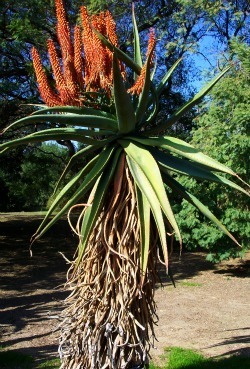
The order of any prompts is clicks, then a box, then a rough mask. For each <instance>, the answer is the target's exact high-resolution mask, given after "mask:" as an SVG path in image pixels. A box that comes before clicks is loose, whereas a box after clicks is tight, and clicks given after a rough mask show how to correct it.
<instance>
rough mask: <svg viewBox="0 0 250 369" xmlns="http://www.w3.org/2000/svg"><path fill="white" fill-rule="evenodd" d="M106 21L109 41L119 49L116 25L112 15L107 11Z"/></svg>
mask: <svg viewBox="0 0 250 369" xmlns="http://www.w3.org/2000/svg"><path fill="white" fill-rule="evenodd" d="M105 21H106V33H107V37H108V39H109V41H110V42H111V43H112V44H113V45H114V46H116V47H118V38H117V34H116V24H115V21H114V18H113V17H112V15H111V13H110V12H109V11H108V10H107V11H106V12H105Z"/></svg>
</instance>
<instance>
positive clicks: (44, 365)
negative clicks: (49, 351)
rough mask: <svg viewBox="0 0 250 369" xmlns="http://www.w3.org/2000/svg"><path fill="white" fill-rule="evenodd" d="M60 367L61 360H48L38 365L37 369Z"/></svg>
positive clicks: (56, 368)
mask: <svg viewBox="0 0 250 369" xmlns="http://www.w3.org/2000/svg"><path fill="white" fill-rule="evenodd" d="M59 366H60V360H59V359H53V360H48V361H46V362H44V363H42V364H40V365H38V367H37V369H58V368H59Z"/></svg>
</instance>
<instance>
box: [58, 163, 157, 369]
mask: <svg viewBox="0 0 250 369" xmlns="http://www.w3.org/2000/svg"><path fill="white" fill-rule="evenodd" d="M115 186H116V189H118V191H114V190H113V189H112V191H111V192H110V193H109V194H108V195H107V198H106V201H105V203H104V205H103V209H102V212H101V214H100V217H99V219H98V224H97V225H96V226H95V228H94V230H93V232H92V234H91V237H90V239H89V242H88V246H87V249H86V251H85V254H84V256H83V258H82V260H81V263H80V265H79V266H78V267H77V269H76V270H75V264H74V263H73V264H72V267H71V272H72V273H70V276H69V278H68V282H67V287H68V288H70V289H71V290H72V293H71V295H70V296H69V297H68V299H67V300H66V304H67V307H66V309H65V310H64V312H63V318H64V319H63V321H62V324H61V331H62V334H61V341H60V348H59V352H60V355H61V359H62V366H61V369H66V368H67V369H76V368H95V369H100V368H103V369H104V368H108V369H115V368H119V369H122V368H123V369H125V368H128V367H131V366H133V365H136V364H138V363H141V362H144V363H145V365H148V356H149V349H150V337H151V342H152V339H153V337H154V327H153V325H154V323H155V320H156V319H157V317H156V312H155V303H154V286H155V283H156V276H155V272H154V271H155V267H156V265H155V260H156V259H157V257H156V242H157V238H156V239H154V242H152V243H151V249H150V253H149V262H148V268H147V271H146V275H145V280H144V284H143V286H141V284H140V282H141V270H140V230H139V221H138V213H137V207H136V197H135V189H134V183H133V181H132V180H131V177H130V173H129V170H128V168H127V167H125V169H124V172H123V175H122V176H120V177H119V178H118V184H117V182H116V184H115Z"/></svg>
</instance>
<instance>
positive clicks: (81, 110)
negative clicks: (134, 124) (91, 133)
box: [31, 106, 116, 120]
mask: <svg viewBox="0 0 250 369" xmlns="http://www.w3.org/2000/svg"><path fill="white" fill-rule="evenodd" d="M48 113H72V114H79V115H94V116H96V117H97V116H98V117H104V118H109V119H113V120H115V119H116V117H115V116H114V115H113V114H110V113H107V112H105V111H102V110H97V109H94V108H89V107H77V106H54V107H50V108H43V109H39V110H37V111H35V112H34V113H32V114H31V115H41V114H42V115H43V114H48Z"/></svg>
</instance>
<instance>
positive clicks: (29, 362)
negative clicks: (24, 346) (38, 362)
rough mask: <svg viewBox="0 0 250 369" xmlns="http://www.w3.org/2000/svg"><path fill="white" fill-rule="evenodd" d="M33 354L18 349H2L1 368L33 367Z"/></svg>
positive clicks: (28, 368)
mask: <svg viewBox="0 0 250 369" xmlns="http://www.w3.org/2000/svg"><path fill="white" fill-rule="evenodd" d="M33 363H34V360H33V358H32V357H31V356H29V355H25V354H22V353H20V352H18V351H0V369H33V367H34V366H33Z"/></svg>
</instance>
